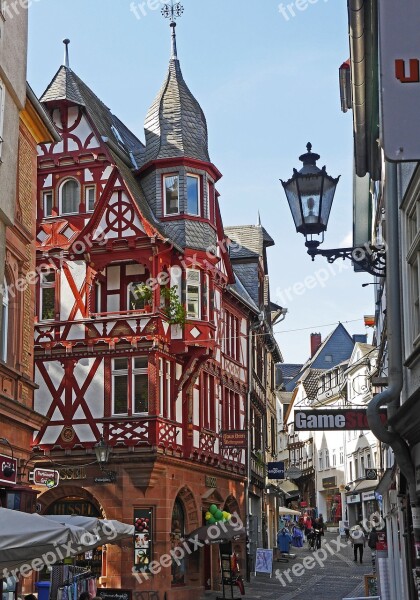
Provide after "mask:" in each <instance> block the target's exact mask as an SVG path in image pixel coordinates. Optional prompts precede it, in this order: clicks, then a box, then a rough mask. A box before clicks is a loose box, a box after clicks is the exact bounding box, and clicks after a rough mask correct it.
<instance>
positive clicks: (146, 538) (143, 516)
mask: <svg viewBox="0 0 420 600" xmlns="http://www.w3.org/2000/svg"><path fill="white" fill-rule="evenodd" d="M180 525H181V524H180ZM152 530H153V509H152V508H136V509H135V510H134V570H135V571H142V572H143V573H147V572H149V565H150V563H151V562H152V540H153V535H152ZM177 533H178V532H177ZM181 533H182V532H181V529H180V530H179V538H178V539H181ZM173 536H174V534H173V533H171V542H173Z"/></svg>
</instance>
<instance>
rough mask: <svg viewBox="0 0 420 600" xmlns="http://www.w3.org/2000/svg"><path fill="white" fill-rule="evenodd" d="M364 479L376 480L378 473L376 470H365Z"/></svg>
mask: <svg viewBox="0 0 420 600" xmlns="http://www.w3.org/2000/svg"><path fill="white" fill-rule="evenodd" d="M365 479H369V480H370V481H373V480H375V479H378V471H377V470H376V469H365Z"/></svg>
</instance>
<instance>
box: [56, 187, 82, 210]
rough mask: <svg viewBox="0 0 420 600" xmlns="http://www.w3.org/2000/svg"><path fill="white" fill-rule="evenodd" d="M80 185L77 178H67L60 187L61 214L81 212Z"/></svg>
mask: <svg viewBox="0 0 420 600" xmlns="http://www.w3.org/2000/svg"><path fill="white" fill-rule="evenodd" d="M79 203H80V186H79V183H78V181H76V180H75V179H66V181H64V183H62V184H61V187H60V214H61V215H74V214H77V213H78V212H79Z"/></svg>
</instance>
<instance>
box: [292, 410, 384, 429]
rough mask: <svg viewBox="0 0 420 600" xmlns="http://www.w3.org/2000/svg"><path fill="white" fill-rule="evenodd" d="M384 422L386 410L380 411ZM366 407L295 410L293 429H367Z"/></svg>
mask: <svg viewBox="0 0 420 600" xmlns="http://www.w3.org/2000/svg"><path fill="white" fill-rule="evenodd" d="M380 416H381V421H382V423H384V424H385V423H386V420H387V416H386V411H381V412H380ZM369 429H370V427H369V423H368V420H367V409H365V408H343V409H327V410H322V409H319V410H297V411H295V431H358V430H369Z"/></svg>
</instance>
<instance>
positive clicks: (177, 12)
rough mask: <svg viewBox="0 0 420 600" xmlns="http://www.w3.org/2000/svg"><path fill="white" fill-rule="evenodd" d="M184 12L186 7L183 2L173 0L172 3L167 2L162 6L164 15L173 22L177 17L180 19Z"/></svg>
mask: <svg viewBox="0 0 420 600" xmlns="http://www.w3.org/2000/svg"><path fill="white" fill-rule="evenodd" d="M183 12H184V7H183V6H182V4H181V2H177V3H176V4H174V0H171V3H170V4H165V5H164V7H163V8H162V15H163V16H164V17H165V19H171V22H172V23H175V19H179V17H181V16H182V13H183Z"/></svg>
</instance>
